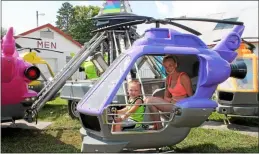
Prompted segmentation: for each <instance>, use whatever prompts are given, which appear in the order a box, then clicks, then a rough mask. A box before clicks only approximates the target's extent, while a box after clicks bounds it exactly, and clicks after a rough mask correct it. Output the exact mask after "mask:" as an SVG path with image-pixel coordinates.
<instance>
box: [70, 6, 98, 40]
mask: <svg viewBox="0 0 259 154" xmlns="http://www.w3.org/2000/svg"><path fill="white" fill-rule="evenodd" d="M99 10H100V8H99V7H98V6H91V5H90V6H75V7H74V20H73V24H71V27H70V29H69V34H70V35H71V36H72V37H73V39H75V40H76V41H78V42H80V43H81V44H84V43H85V42H88V41H89V40H90V39H91V38H92V37H93V33H91V31H92V30H94V24H93V22H92V20H89V18H91V17H94V16H96V15H97V14H98V13H99Z"/></svg>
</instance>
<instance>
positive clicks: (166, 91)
mask: <svg viewBox="0 0 259 154" xmlns="http://www.w3.org/2000/svg"><path fill="white" fill-rule="evenodd" d="M167 80H168V77H166V80H165V94H164V100H166V101H168V102H170V101H171V99H172V95H171V94H170V92H169V91H168V84H167Z"/></svg>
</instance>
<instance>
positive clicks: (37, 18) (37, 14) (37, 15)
mask: <svg viewBox="0 0 259 154" xmlns="http://www.w3.org/2000/svg"><path fill="white" fill-rule="evenodd" d="M39 15H41V16H44V15H45V14H44V13H40V14H39V12H38V11H36V24H37V27H38V26H39Z"/></svg>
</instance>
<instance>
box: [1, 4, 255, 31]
mask: <svg viewBox="0 0 259 154" xmlns="http://www.w3.org/2000/svg"><path fill="white" fill-rule="evenodd" d="M64 2H65V1H2V12H1V13H2V14H1V16H2V23H1V26H2V27H5V28H8V27H11V26H12V27H14V30H15V34H16V35H17V34H20V33H22V32H25V31H27V30H30V29H33V28H35V27H36V11H39V13H40V14H41V13H44V14H45V15H40V16H39V26H40V25H44V24H47V23H50V24H52V25H54V26H55V21H56V15H57V11H58V9H59V8H60V7H61V5H62V3H64ZM68 2H69V3H71V4H72V5H74V6H75V5H96V6H101V5H102V4H103V1H68ZM130 5H131V8H132V10H133V12H134V13H135V14H138V15H146V16H152V17H155V18H166V17H179V16H183V15H186V16H192V17H197V16H203V15H207V14H213V13H219V12H225V11H227V10H228V9H230V8H231V10H235V9H242V8H245V7H249V6H255V5H257V6H258V1H130ZM151 26H153V25H140V26H138V32H140V33H142V32H143V31H144V30H145V29H146V28H149V27H151Z"/></svg>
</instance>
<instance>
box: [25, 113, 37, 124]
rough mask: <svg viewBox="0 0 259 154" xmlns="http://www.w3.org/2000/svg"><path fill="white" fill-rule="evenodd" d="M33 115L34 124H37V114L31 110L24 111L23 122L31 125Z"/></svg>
mask: <svg viewBox="0 0 259 154" xmlns="http://www.w3.org/2000/svg"><path fill="white" fill-rule="evenodd" d="M33 113H34V114H35V120H36V124H37V115H38V114H37V112H36V110H33V109H28V110H26V112H25V115H24V120H25V121H26V122H28V123H32V122H33V121H34V118H33Z"/></svg>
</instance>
